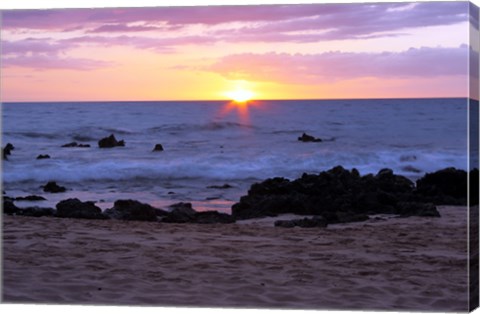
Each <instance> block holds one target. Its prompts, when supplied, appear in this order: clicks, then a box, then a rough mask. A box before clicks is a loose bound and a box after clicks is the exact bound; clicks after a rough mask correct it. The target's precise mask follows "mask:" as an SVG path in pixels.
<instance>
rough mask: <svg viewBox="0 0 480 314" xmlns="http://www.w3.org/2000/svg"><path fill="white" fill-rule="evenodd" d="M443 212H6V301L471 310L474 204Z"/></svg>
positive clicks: (445, 208)
mask: <svg viewBox="0 0 480 314" xmlns="http://www.w3.org/2000/svg"><path fill="white" fill-rule="evenodd" d="M439 211H440V212H441V214H442V215H441V217H440V218H429V217H409V218H401V219H386V220H378V219H371V220H368V221H365V222H357V223H346V224H341V225H332V226H328V227H327V228H326V229H302V228H293V229H288V230H287V229H284V228H274V227H273V226H272V227H267V226H266V225H264V224H262V223H261V221H259V220H256V221H251V222H250V223H247V224H245V223H244V222H242V223H234V224H228V225H223V224H222V225H197V224H165V223H154V222H139V221H119V220H82V219H69V218H67V219H65V218H55V217H40V218H32V217H21V216H7V215H3V227H4V230H3V234H4V245H3V251H4V252H3V257H4V266H3V267H4V269H3V270H4V287H3V288H4V289H3V294H4V295H3V300H4V302H7V303H8V302H12V303H55V304H56V303H61V304H105V305H121V304H124V305H127V304H128V305H159V306H160V305H164V306H189V305H190V306H213V307H244V308H248V307H256V308H292V309H293V308H297V309H359V308H362V309H371V310H426V311H430V310H437V311H466V310H467V309H468V298H467V297H468V295H467V291H468V286H467V285H468V282H467V276H466V274H467V262H468V260H467V251H466V243H467V242H466V241H467V236H466V232H467V211H466V210H465V207H458V206H457V207H452V206H440V207H439ZM419 226H421V228H419Z"/></svg>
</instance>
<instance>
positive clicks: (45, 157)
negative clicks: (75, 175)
mask: <svg viewBox="0 0 480 314" xmlns="http://www.w3.org/2000/svg"><path fill="white" fill-rule="evenodd" d="M49 158H50V155H38V156H37V159H49Z"/></svg>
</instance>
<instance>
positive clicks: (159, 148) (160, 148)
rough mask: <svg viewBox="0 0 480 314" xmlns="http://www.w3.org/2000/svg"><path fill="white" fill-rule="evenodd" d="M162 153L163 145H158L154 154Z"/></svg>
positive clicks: (154, 149)
mask: <svg viewBox="0 0 480 314" xmlns="http://www.w3.org/2000/svg"><path fill="white" fill-rule="evenodd" d="M161 151H163V146H162V144H156V145H155V147H154V148H153V152H161Z"/></svg>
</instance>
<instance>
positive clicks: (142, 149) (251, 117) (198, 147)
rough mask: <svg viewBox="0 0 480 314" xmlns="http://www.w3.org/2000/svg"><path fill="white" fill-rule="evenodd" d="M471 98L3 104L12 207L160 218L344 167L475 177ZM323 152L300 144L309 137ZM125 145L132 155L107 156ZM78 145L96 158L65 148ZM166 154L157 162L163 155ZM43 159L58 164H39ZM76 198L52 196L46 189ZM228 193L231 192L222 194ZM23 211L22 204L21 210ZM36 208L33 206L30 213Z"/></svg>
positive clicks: (227, 203) (221, 207) (225, 208)
mask: <svg viewBox="0 0 480 314" xmlns="http://www.w3.org/2000/svg"><path fill="white" fill-rule="evenodd" d="M467 110H468V100H467V99H465V98H448V99H375V100H371V99H370V100H288V101H287V100H284V101H277V100H271V101H254V102H251V103H250V104H248V105H247V106H236V105H235V104H232V103H229V102H226V101H176V102H64V103H3V104H2V118H3V121H2V145H3V146H5V144H6V143H12V144H13V145H14V146H15V150H13V151H12V155H11V156H9V160H8V161H4V162H3V171H2V175H3V189H4V190H5V191H6V194H7V195H9V196H13V197H15V196H25V195H31V194H35V195H42V196H44V197H46V198H47V201H42V202H38V205H40V206H52V207H54V205H55V204H56V203H57V202H58V201H60V200H63V199H66V198H70V197H77V198H79V199H80V200H82V201H87V200H88V201H95V202H96V204H97V206H99V207H101V208H103V209H105V208H109V207H111V206H112V204H113V202H114V201H115V200H118V199H136V200H139V201H141V202H145V203H149V204H151V205H153V206H157V207H166V206H168V205H169V204H173V203H176V202H192V203H193V206H194V208H195V209H197V210H218V211H222V212H227V213H229V212H230V207H231V205H232V204H233V203H235V202H237V201H238V200H239V198H240V196H242V195H245V194H246V193H247V191H248V188H249V187H250V185H251V184H252V183H254V182H259V181H262V180H264V179H267V178H270V177H286V178H290V179H295V178H297V177H299V176H301V175H302V173H318V172H320V171H324V170H328V169H330V168H332V167H334V166H337V165H342V166H343V167H345V168H347V169H351V168H356V169H358V170H359V171H360V173H361V174H362V175H364V174H367V173H377V172H378V171H379V170H380V169H382V168H391V169H393V170H394V172H395V173H397V174H401V175H405V176H407V177H408V178H410V179H411V180H415V179H417V178H419V177H421V176H423V175H424V174H425V173H426V172H433V171H436V170H439V169H442V168H445V167H456V168H459V169H465V170H466V169H467V167H468V163H467V162H468V154H467V146H468V145H467V133H468V132H467V131H468V128H467V118H468V115H467V113H468V112H467ZM304 132H305V133H307V134H309V135H312V136H314V137H318V138H321V139H322V140H323V141H322V142H308V143H304V142H300V141H298V140H297V138H298V137H299V136H301V135H302V133H304ZM110 134H114V135H115V137H116V138H117V140H124V141H125V142H126V146H125V147H116V148H109V149H100V148H98V145H97V142H98V140H100V139H101V138H103V137H107V136H109V135H110ZM73 141H76V142H78V143H82V144H90V145H91V147H89V148H62V147H61V146H62V145H63V144H66V143H69V142H73ZM157 143H158V144H162V146H163V147H164V151H161V152H152V150H153V147H154V146H155V144H157ZM39 154H48V155H50V156H51V158H50V159H41V160H37V159H36V157H37V156H38V155H39ZM50 180H54V181H57V183H58V184H59V185H62V186H65V187H66V188H67V189H68V190H67V192H66V193H59V194H48V193H47V194H46V193H44V192H43V190H42V188H41V186H42V185H44V184H45V183H46V182H47V181H50ZM225 184H228V185H229V186H231V187H230V188H219V187H221V186H223V185H225ZM17 205H18V206H20V207H21V205H22V204H21V202H17ZM29 205H32V203H29Z"/></svg>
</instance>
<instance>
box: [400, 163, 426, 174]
mask: <svg viewBox="0 0 480 314" xmlns="http://www.w3.org/2000/svg"><path fill="white" fill-rule="evenodd" d="M402 170H403V171H406V172H412V173H420V172H422V170H420V169H417V168H415V167H413V166H410V165H408V166H405V167H402Z"/></svg>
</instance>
